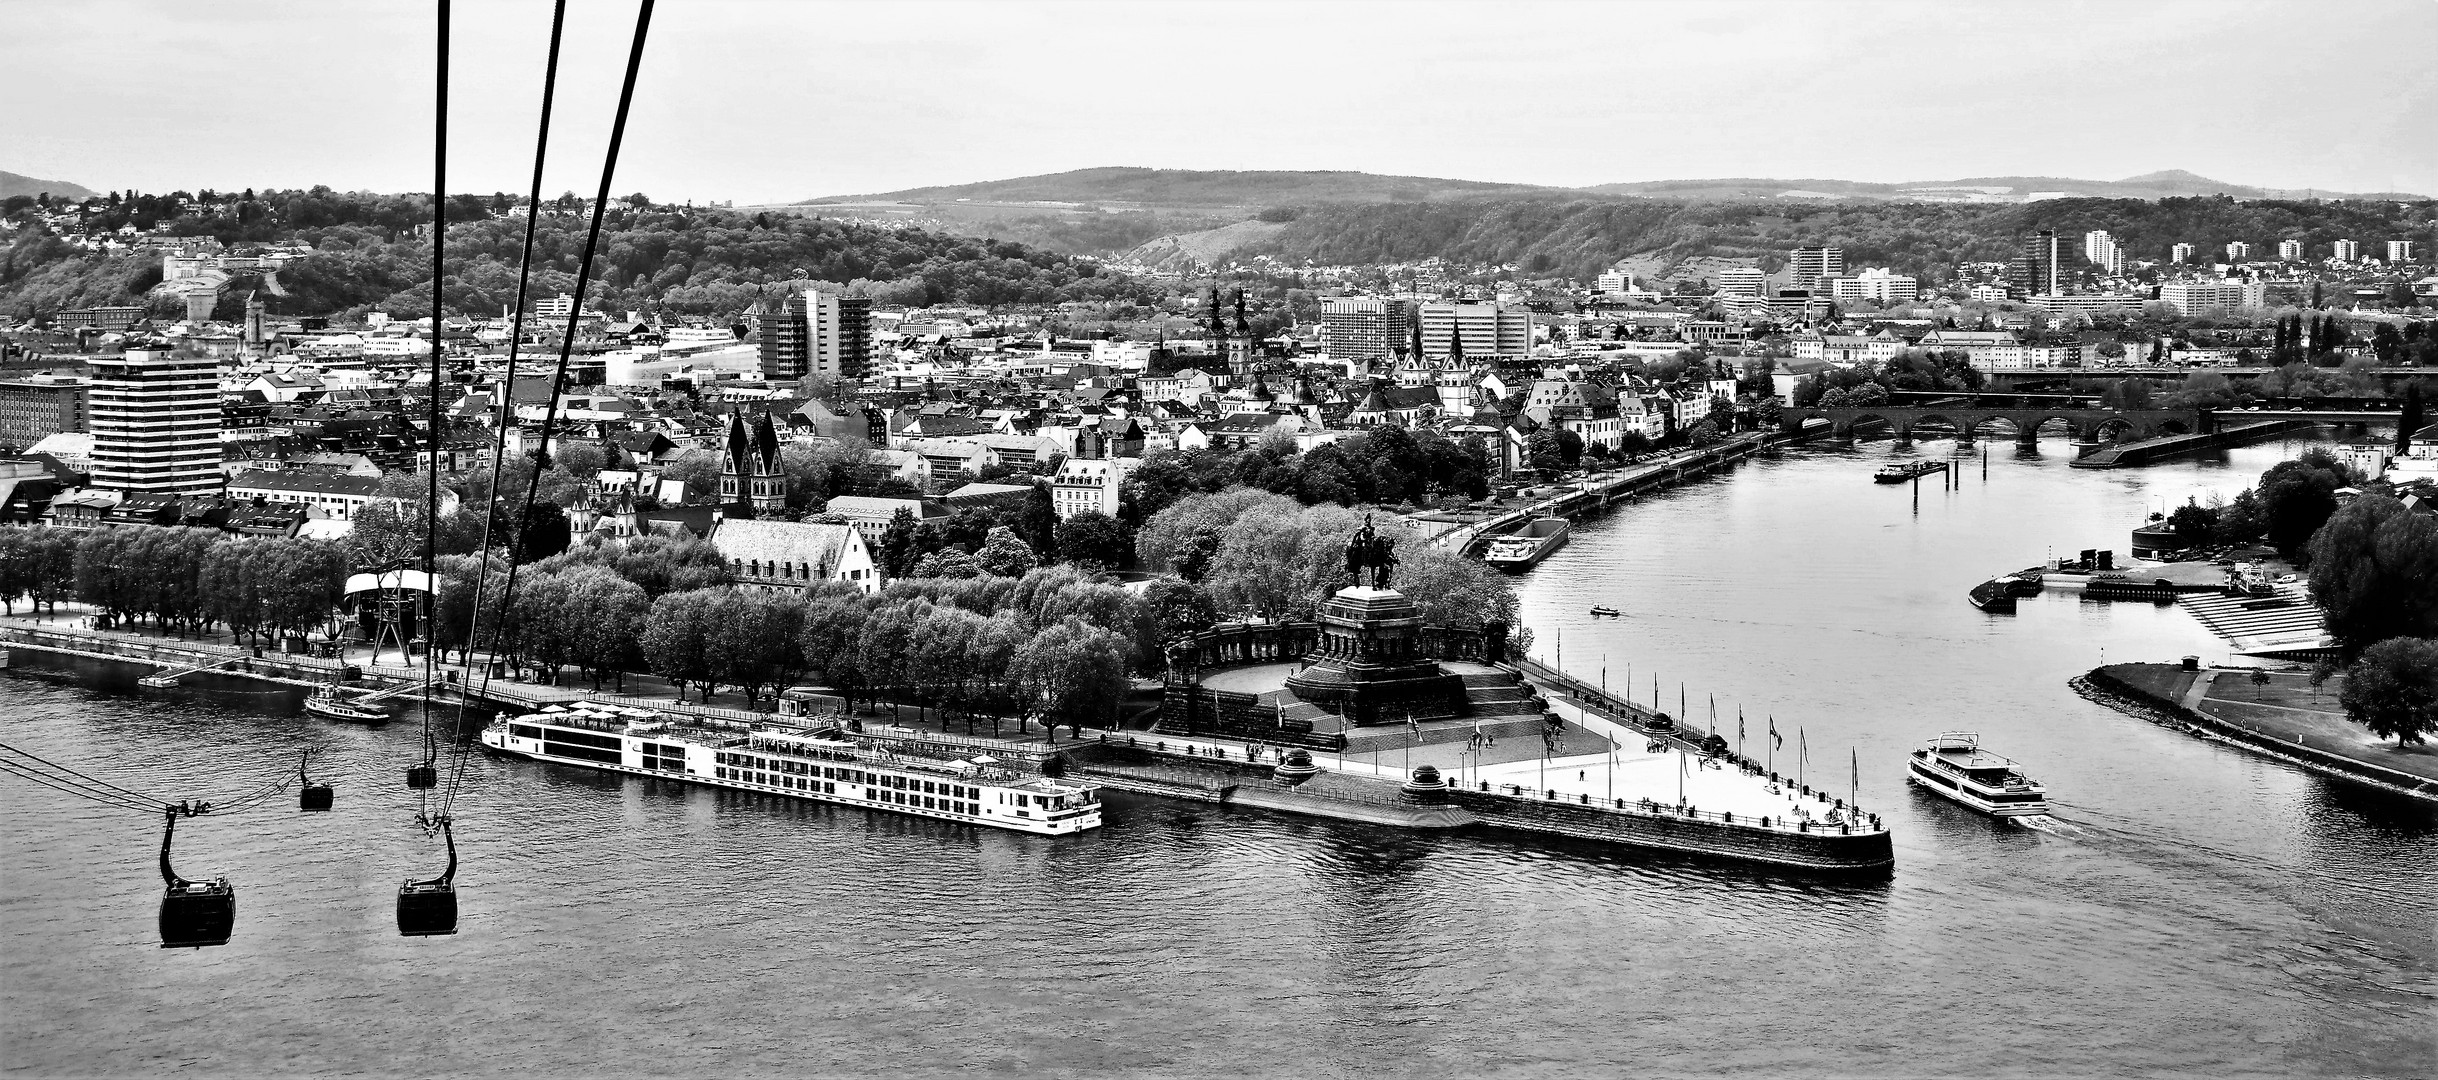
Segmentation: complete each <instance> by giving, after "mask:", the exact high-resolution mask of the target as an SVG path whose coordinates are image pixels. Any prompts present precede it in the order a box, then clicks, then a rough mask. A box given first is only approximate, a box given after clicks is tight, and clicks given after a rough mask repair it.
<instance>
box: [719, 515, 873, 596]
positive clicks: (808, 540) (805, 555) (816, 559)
mask: <svg viewBox="0 0 2438 1080" xmlns="http://www.w3.org/2000/svg"><path fill="white" fill-rule="evenodd" d="M882 529H883V530H884V531H885V530H886V529H887V526H886V525H883V526H882ZM711 546H713V547H715V548H718V549H719V553H720V557H721V558H724V559H726V560H728V569H729V572H730V573H732V574H734V575H735V576H736V581H737V584H738V585H741V586H744V587H746V588H750V589H761V590H763V591H765V592H803V591H804V590H805V589H808V588H811V587H812V586H813V585H815V584H816V583H819V582H825V581H843V582H847V583H848V584H851V585H853V586H855V587H856V588H857V589H859V590H862V591H863V592H867V593H874V592H879V591H880V570H879V568H878V567H877V566H875V565H874V564H873V561H872V544H871V542H870V541H869V540H867V539H866V534H865V533H864V532H863V531H862V530H861V529H860V528H857V527H855V526H848V525H818V524H814V523H811V522H803V521H766V520H760V519H752V518H746V519H739V518H728V519H726V520H723V521H721V522H720V523H719V524H718V526H717V527H715V528H713V529H712V530H711Z"/></svg>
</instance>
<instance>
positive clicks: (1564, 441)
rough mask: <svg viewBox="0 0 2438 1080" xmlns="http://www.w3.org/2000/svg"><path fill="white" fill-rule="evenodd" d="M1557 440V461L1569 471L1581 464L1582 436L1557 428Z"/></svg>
mask: <svg viewBox="0 0 2438 1080" xmlns="http://www.w3.org/2000/svg"><path fill="white" fill-rule="evenodd" d="M1557 440H1558V461H1559V462H1560V463H1562V464H1564V465H1565V466H1566V467H1567V468H1569V469H1571V468H1574V467H1575V466H1576V465H1579V464H1581V463H1582V461H1583V436H1581V435H1578V434H1576V433H1574V432H1572V431H1569V430H1567V429H1565V428H1559V429H1558V431H1557Z"/></svg>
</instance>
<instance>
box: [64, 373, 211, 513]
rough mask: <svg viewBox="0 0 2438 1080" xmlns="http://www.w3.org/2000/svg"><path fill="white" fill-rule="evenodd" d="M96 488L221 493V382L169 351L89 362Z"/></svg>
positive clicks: (94, 480) (94, 481)
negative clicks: (219, 491)
mask: <svg viewBox="0 0 2438 1080" xmlns="http://www.w3.org/2000/svg"><path fill="white" fill-rule="evenodd" d="M91 365H92V368H93V384H92V388H91V391H90V400H91V410H92V411H91V418H90V420H89V421H88V423H89V425H90V427H91V429H92V432H93V484H94V486H95V487H101V488H108V489H111V490H114V491H128V492H201V491H218V490H220V484H221V479H220V379H219V370H218V365H216V364H214V363H213V362H212V361H211V360H208V359H202V358H196V357H189V356H183V355H180V354H178V353H174V352H171V351H169V350H168V349H159V348H142V349H129V350H127V351H126V352H125V353H124V354H122V355H119V356H96V357H94V358H92V361H91Z"/></svg>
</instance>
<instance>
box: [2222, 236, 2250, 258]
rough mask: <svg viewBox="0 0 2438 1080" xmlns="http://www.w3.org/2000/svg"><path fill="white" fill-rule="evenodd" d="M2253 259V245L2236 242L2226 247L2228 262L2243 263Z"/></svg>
mask: <svg viewBox="0 0 2438 1080" xmlns="http://www.w3.org/2000/svg"><path fill="white" fill-rule="evenodd" d="M2251 257H2252V245H2250V244H2247V243H2244V242H2243V241H2241V240H2235V241H2231V242H2229V243H2228V244H2227V245H2226V261H2228V262H2242V261H2244V260H2246V259H2249V258H2251Z"/></svg>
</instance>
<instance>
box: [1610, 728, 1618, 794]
mask: <svg viewBox="0 0 2438 1080" xmlns="http://www.w3.org/2000/svg"><path fill="white" fill-rule="evenodd" d="M1608 804H1609V805H1610V806H1615V805H1617V736H1615V735H1614V734H1612V735H1610V736H1609V737H1608Z"/></svg>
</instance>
